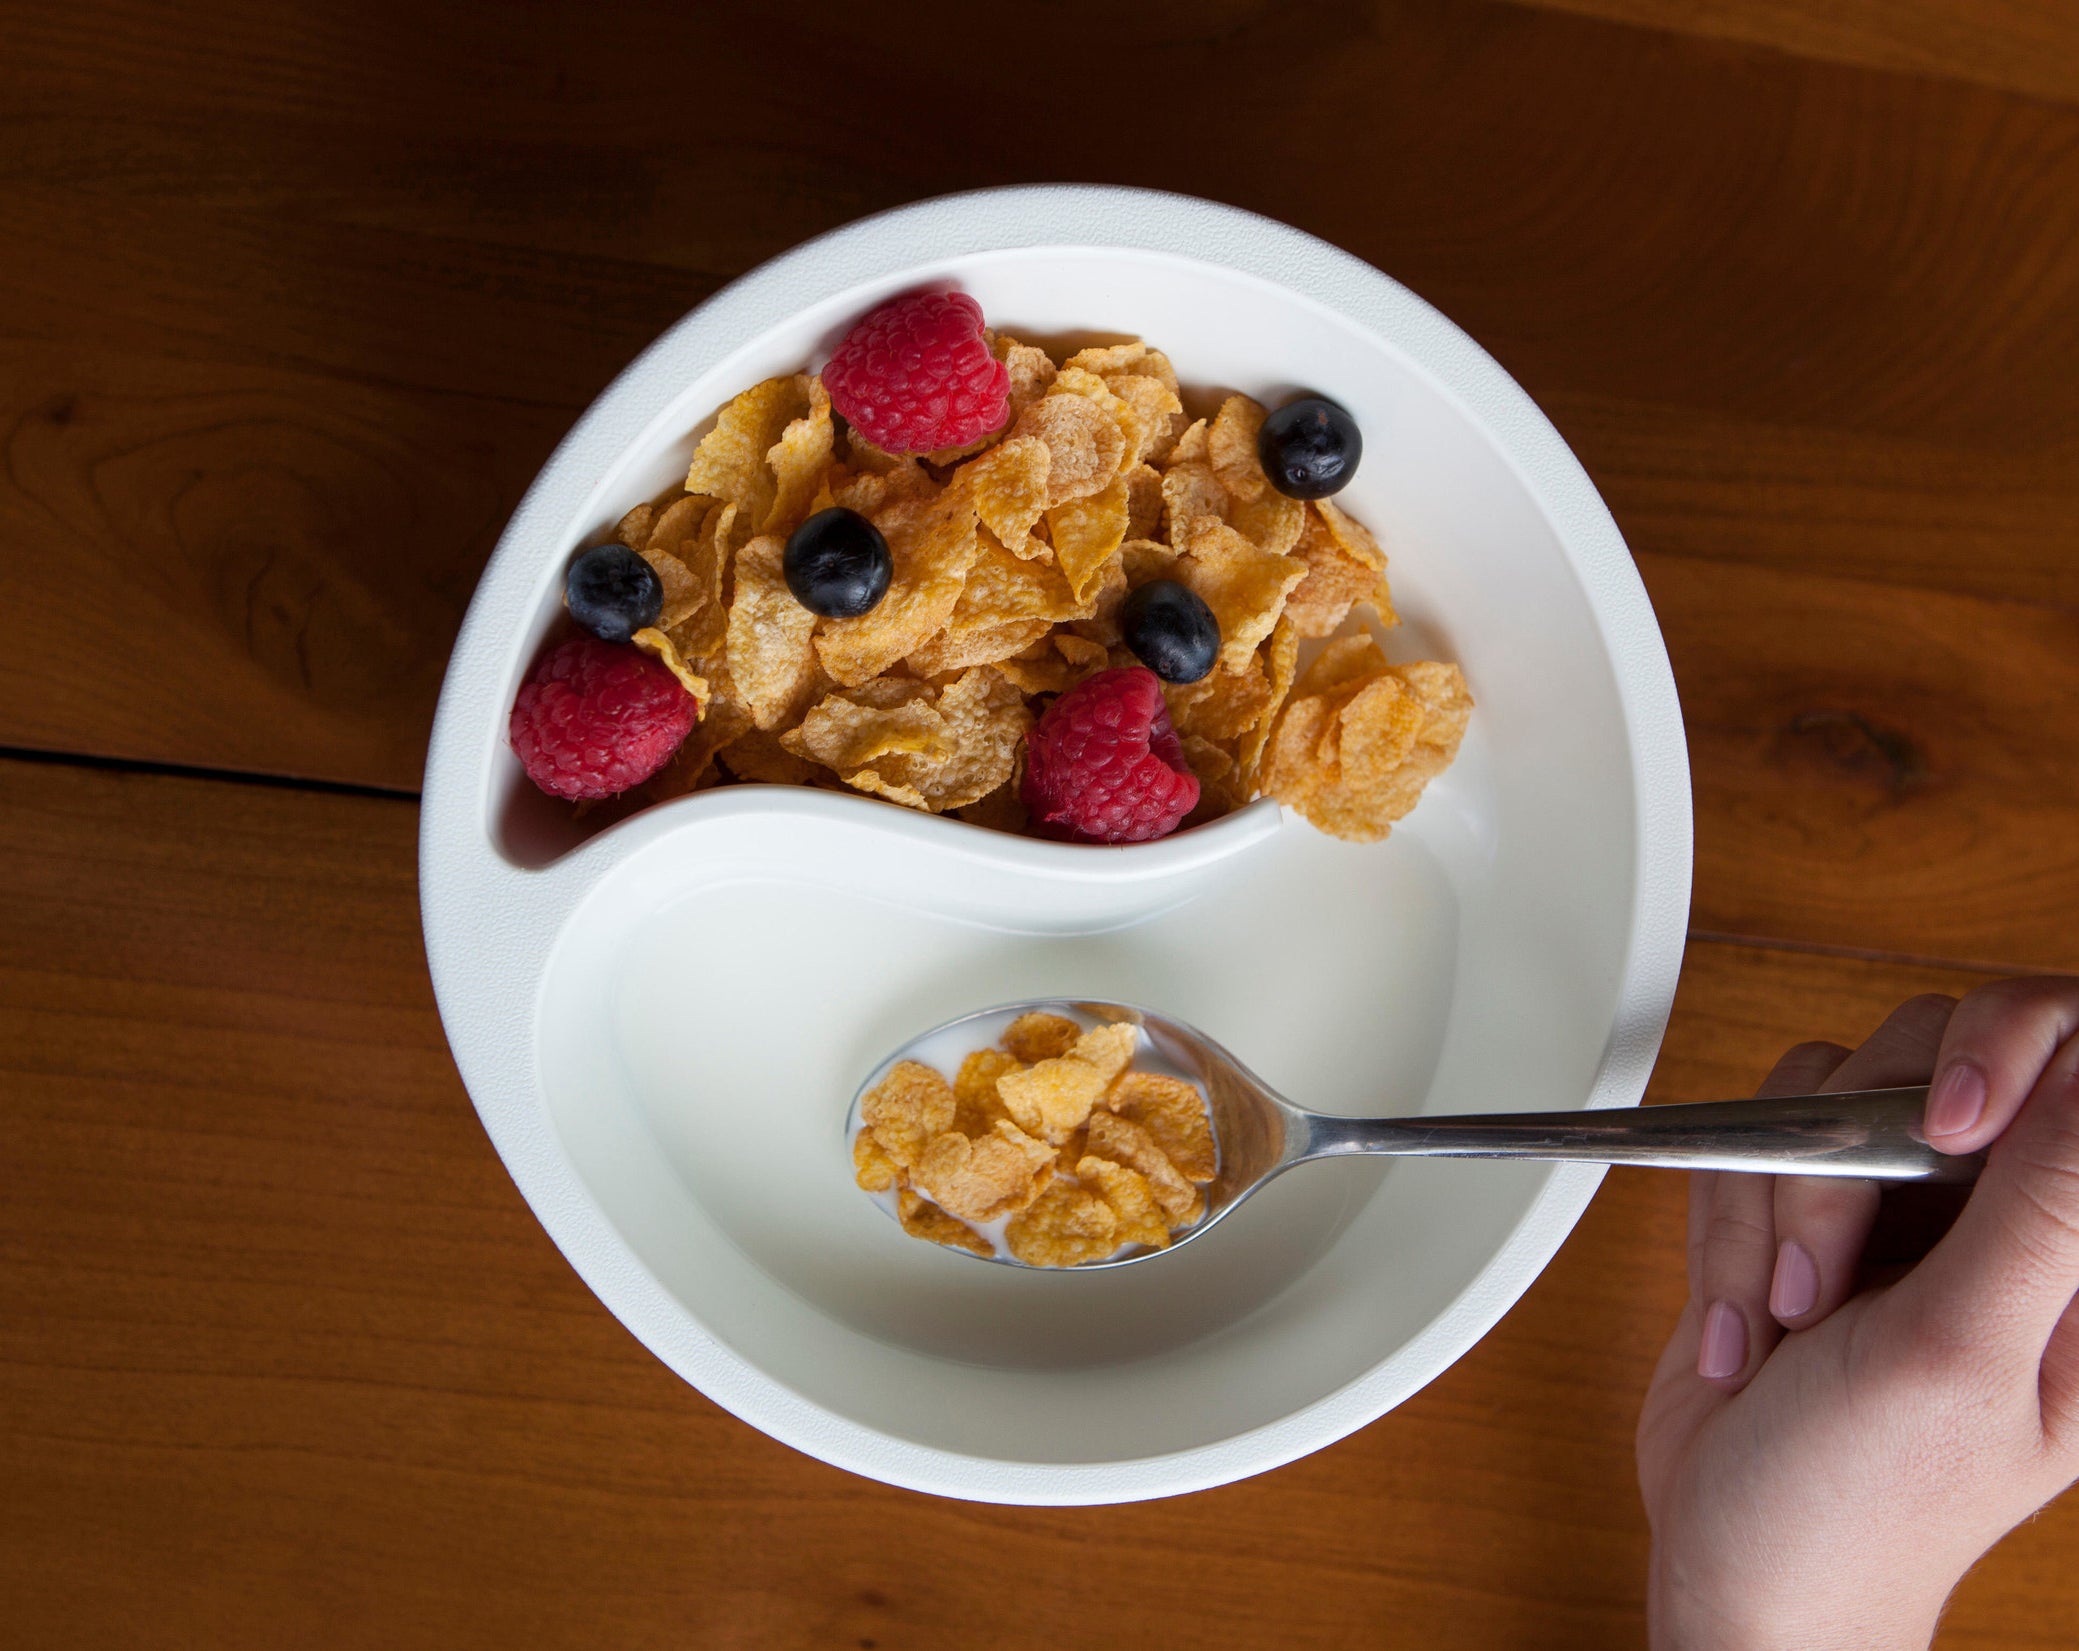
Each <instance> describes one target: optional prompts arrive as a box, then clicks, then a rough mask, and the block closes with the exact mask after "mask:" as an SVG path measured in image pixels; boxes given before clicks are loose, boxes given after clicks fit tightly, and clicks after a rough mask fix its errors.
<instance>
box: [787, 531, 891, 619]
mask: <svg viewBox="0 0 2079 1651" xmlns="http://www.w3.org/2000/svg"><path fill="white" fill-rule="evenodd" d="M783 565H784V566H785V567H786V570H787V588H788V589H789V590H791V591H792V592H793V593H794V600H795V601H797V602H799V603H800V604H801V605H802V606H803V607H805V608H807V609H808V611H809V612H810V613H820V614H821V615H822V616H823V617H824V618H825V619H857V618H858V617H859V616H860V615H861V614H862V613H865V612H867V611H869V610H870V609H871V608H872V607H873V605H874V604H875V603H876V602H878V601H880V599H881V598H882V597H884V596H886V595H887V594H888V581H889V580H890V579H892V578H893V577H894V576H895V558H894V557H892V556H890V555H889V554H888V541H887V540H886V539H883V538H882V537H881V530H880V529H879V528H877V527H875V526H874V525H873V523H871V522H869V521H868V520H867V519H866V518H865V517H864V516H862V515H860V514H859V512H858V511H856V510H847V509H845V508H844V506H842V505H833V506H831V508H830V509H828V510H819V511H817V512H816V513H815V515H813V516H811V517H810V518H809V519H808V520H807V521H805V522H803V523H802V524H801V526H799V527H797V528H796V529H795V530H794V532H793V534H792V535H791V536H790V537H789V538H788V540H787V555H786V558H785V562H784V564H783Z"/></svg>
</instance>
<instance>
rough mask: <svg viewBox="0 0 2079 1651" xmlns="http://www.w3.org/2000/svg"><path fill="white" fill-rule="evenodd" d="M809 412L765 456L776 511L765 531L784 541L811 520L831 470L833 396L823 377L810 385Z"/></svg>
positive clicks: (768, 514)
mask: <svg viewBox="0 0 2079 1651" xmlns="http://www.w3.org/2000/svg"><path fill="white" fill-rule="evenodd" d="M808 396H809V405H808V411H807V412H806V413H804V414H803V415H802V416H801V417H800V418H797V419H795V420H794V421H793V422H792V423H790V424H789V425H788V426H787V428H786V429H785V430H783V431H781V432H780V439H779V440H778V441H776V442H774V443H773V445H772V447H771V449H770V450H769V451H768V452H767V453H766V455H765V463H766V466H767V468H769V469H770V470H771V471H772V478H773V500H772V508H771V509H770V510H768V511H767V512H766V513H765V522H764V525H763V527H762V529H761V531H763V532H766V533H777V534H779V535H780V537H781V538H782V539H784V538H785V537H786V536H787V535H788V534H790V533H792V532H793V531H794V530H795V529H796V528H797V527H799V526H801V524H802V523H803V522H805V521H806V520H808V517H809V505H810V503H811V502H812V501H813V500H814V499H815V497H816V495H817V492H818V491H819V490H820V489H821V487H822V485H823V478H824V476H825V475H826V474H827V473H828V471H829V469H830V454H831V438H832V430H831V424H830V392H829V391H827V390H825V389H824V388H823V380H822V378H821V377H820V376H818V377H813V378H810V379H809V381H808Z"/></svg>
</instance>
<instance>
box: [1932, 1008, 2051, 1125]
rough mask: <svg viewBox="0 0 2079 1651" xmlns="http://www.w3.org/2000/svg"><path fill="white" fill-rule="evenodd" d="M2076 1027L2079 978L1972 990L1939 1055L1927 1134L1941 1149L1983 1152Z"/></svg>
mask: <svg viewBox="0 0 2079 1651" xmlns="http://www.w3.org/2000/svg"><path fill="white" fill-rule="evenodd" d="M2075 1032H2079V979H2072V978H2069V977H2066V978H2058V977H2055V976H2049V977H2041V978H2037V979H2032V980H1996V981H1994V982H1992V983H1991V984H1990V985H1988V986H1981V987H1979V988H1978V989H1977V990H1976V991H1975V992H1972V993H1970V994H1969V995H1967V996H1966V997H1965V998H1964V1000H1963V1001H1962V1002H1961V1003H1959V1004H1958V1005H1957V1006H1956V1013H1955V1014H1953V1015H1951V1016H1950V1017H1949V1030H1948V1031H1947V1032H1946V1033H1944V1034H1943V1037H1942V1049H1941V1053H1940V1054H1939V1055H1938V1056H1937V1057H1936V1059H1935V1075H1934V1079H1933V1081H1932V1082H1931V1083H1930V1084H1929V1086H1928V1099H1927V1138H1928V1140H1929V1141H1930V1142H1931V1143H1933V1144H1934V1145H1935V1146H1936V1147H1938V1148H1940V1149H1941V1150H1942V1151H1943V1152H1977V1151H1980V1150H1981V1149H1982V1148H1984V1147H1987V1146H1989V1145H1991V1144H1992V1143H1993V1142H1994V1141H1996V1140H1998V1139H1999V1137H2000V1134H2001V1132H2002V1131H2004V1130H2005V1129H2006V1127H2007V1126H2008V1125H2009V1124H2011V1123H2012V1122H2013V1121H2014V1117H2015V1114H2016V1113H2018V1112H2020V1110H2021V1103H2022V1102H2023V1101H2025V1100H2026V1099H2027V1098H2028V1095H2029V1091H2030V1090H2031V1089H2033V1088H2034V1087H2035V1083H2036V1079H2037V1078H2038V1077H2039V1076H2040V1075H2041V1074H2042V1071H2043V1069H2044V1067H2046V1066H2047V1065H2049V1063H2050V1057H2051V1055H2052V1053H2053V1052H2054V1051H2055V1050H2056V1049H2057V1047H2058V1046H2059V1045H2060V1044H2062V1043H2063V1042H2064V1041H2065V1040H2066V1039H2067V1038H2069V1037H2071V1036H2072V1034H2073V1033H2075Z"/></svg>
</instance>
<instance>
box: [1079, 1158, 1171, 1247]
mask: <svg viewBox="0 0 2079 1651" xmlns="http://www.w3.org/2000/svg"><path fill="white" fill-rule="evenodd" d="M1076 1179H1077V1180H1078V1181H1080V1182H1082V1183H1083V1184H1084V1185H1085V1186H1086V1187H1089V1188H1090V1189H1091V1190H1092V1191H1093V1192H1095V1193H1096V1194H1097V1195H1098V1196H1099V1197H1100V1198H1102V1199H1103V1200H1104V1201H1105V1202H1106V1203H1107V1204H1109V1205H1111V1207H1112V1214H1113V1215H1114V1216H1116V1217H1117V1218H1118V1227H1117V1229H1116V1233H1117V1238H1118V1241H1119V1243H1121V1244H1145V1245H1147V1246H1148V1247H1149V1248H1150V1249H1154V1250H1166V1249H1168V1248H1169V1218H1168V1216H1167V1215H1166V1214H1165V1213H1164V1211H1163V1209H1162V1206H1161V1205H1160V1204H1159V1203H1158V1202H1157V1201H1156V1198H1155V1189H1154V1188H1153V1187H1151V1186H1150V1185H1149V1184H1148V1178H1147V1177H1146V1176H1144V1175H1142V1174H1141V1173H1140V1172H1139V1171H1138V1170H1130V1169H1128V1168H1126V1166H1125V1165H1123V1164H1115V1163H1113V1162H1112V1161H1111V1160H1110V1159H1109V1158H1091V1157H1087V1156H1086V1157H1083V1158H1079V1159H1078V1160H1077V1161H1076Z"/></svg>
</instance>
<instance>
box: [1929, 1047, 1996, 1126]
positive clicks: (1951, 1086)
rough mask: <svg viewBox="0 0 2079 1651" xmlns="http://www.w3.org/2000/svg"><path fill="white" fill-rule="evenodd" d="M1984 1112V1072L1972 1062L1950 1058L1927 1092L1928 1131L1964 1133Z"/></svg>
mask: <svg viewBox="0 0 2079 1651" xmlns="http://www.w3.org/2000/svg"><path fill="white" fill-rule="evenodd" d="M1984 1115H1985V1074H1984V1073H1983V1072H1981V1071H1979V1070H1978V1068H1977V1067H1975V1066H1974V1065H1972V1064H1971V1063H1970V1062H1969V1061H1951V1062H1950V1063H1949V1064H1948V1065H1947V1066H1945V1067H1943V1068H1942V1074H1941V1076H1940V1077H1938V1078H1936V1079H1935V1086H1934V1088H1933V1090H1932V1091H1930V1093H1929V1094H1928V1098H1927V1132H1928V1134H1929V1135H1961V1134H1962V1133H1963V1132H1964V1131H1965V1130H1967V1129H1969V1128H1970V1127H1971V1126H1972V1125H1973V1124H1975V1123H1976V1122H1977V1121H1978V1120H1979V1119H1980V1118H1982V1117H1983V1116H1984Z"/></svg>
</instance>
